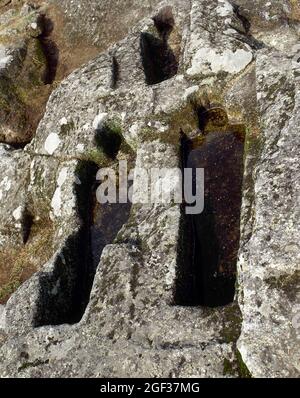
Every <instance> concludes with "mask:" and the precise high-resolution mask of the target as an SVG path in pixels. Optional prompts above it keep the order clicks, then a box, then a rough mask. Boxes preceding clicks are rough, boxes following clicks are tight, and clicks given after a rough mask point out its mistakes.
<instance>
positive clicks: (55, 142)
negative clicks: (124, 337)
mask: <svg viewBox="0 0 300 398" xmlns="http://www.w3.org/2000/svg"><path fill="white" fill-rule="evenodd" d="M59 144H60V138H59V136H58V134H56V133H51V134H49V136H48V137H47V139H46V141H45V145H44V148H45V151H46V152H47V153H48V154H49V155H53V153H54V152H55V151H56V149H57V148H58V147H59Z"/></svg>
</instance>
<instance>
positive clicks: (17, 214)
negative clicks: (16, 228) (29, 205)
mask: <svg viewBox="0 0 300 398" xmlns="http://www.w3.org/2000/svg"><path fill="white" fill-rule="evenodd" d="M22 210H23V209H22V206H19V207H18V208H17V209H16V210H15V211H14V212H13V217H14V219H15V220H16V221H20V220H21V217H22Z"/></svg>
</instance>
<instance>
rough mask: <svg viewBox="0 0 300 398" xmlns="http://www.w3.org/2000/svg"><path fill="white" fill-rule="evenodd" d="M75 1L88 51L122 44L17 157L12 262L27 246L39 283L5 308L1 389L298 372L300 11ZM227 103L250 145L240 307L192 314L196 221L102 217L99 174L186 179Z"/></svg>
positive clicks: (78, 74)
mask: <svg viewBox="0 0 300 398" xmlns="http://www.w3.org/2000/svg"><path fill="white" fill-rule="evenodd" d="M49 3H50V4H53V3H57V2H56V0H52V1H50V2H49ZM59 3H60V7H61V9H62V10H64V11H65V13H66V17H67V18H68V21H69V22H68V23H69V25H68V26H69V27H71V29H70V31H69V34H70V37H73V38H74V37H76V34H77V32H78V31H81V32H82V34H83V35H84V36H85V37H86V40H91V41H93V42H94V44H95V43H99V41H102V40H103V41H104V42H105V43H107V46H108V45H109V47H108V48H107V49H106V51H104V52H102V53H100V54H98V55H97V56H96V57H95V58H94V59H92V60H91V61H89V62H88V63H86V64H85V65H83V66H82V67H80V68H78V69H76V70H75V71H74V72H72V73H71V74H70V75H69V76H68V77H67V78H66V79H64V80H63V81H62V82H61V83H60V84H59V85H58V87H57V88H56V89H55V90H54V91H53V92H52V94H51V95H50V98H49V101H48V103H47V108H46V111H45V114H44V116H43V118H42V120H41V121H40V123H39V126H38V128H37V130H36V133H35V136H34V138H33V139H32V141H31V142H30V143H29V144H28V145H26V146H25V148H24V149H22V150H20V149H17V150H16V149H15V148H13V147H11V146H7V145H2V147H1V149H0V164H1V170H3V171H2V179H1V181H0V197H1V203H3V204H4V206H3V208H2V207H1V211H0V263H1V261H2V262H3V261H4V260H3V258H6V257H4V255H5V251H6V250H7V247H9V246H10V245H17V247H19V250H20V251H21V253H24V251H25V253H26V256H24V255H23V257H24V258H26V259H27V258H29V259H30V261H29V262H28V264H30V266H29V268H30V274H31V275H32V276H31V277H30V278H28V279H27V280H26V281H24V283H23V284H22V285H21V286H20V287H19V288H18V289H17V290H16V291H15V292H14V293H13V294H12V295H11V297H10V298H9V299H8V301H7V303H6V305H5V308H4V307H1V308H0V346H1V348H0V375H1V376H2V377H111V376H116V377H134V376H136V377H141V376H144V377H249V376H250V375H251V376H253V377H261V376H264V377H291V376H298V375H299V367H298V366H299V365H298V364H299V353H298V351H297V344H298V342H299V331H298V329H297V324H296V322H295V316H297V311H298V310H297V308H298V309H299V306H298V304H297V303H298V302H299V295H298V291H297V289H298V285H299V245H298V240H299V239H298V238H299V233H298V231H297V220H298V218H299V215H298V207H299V206H298V197H297V185H298V184H299V183H298V181H299V164H298V163H299V162H298V159H297V152H298V151H297V149H298V145H299V144H298V140H297V131H298V128H299V109H298V108H299V76H300V71H299V65H300V64H299V57H300V53H299V45H298V42H299V25H300V24H299V7H298V5H297V4H296V3H295V2H293V1H287V0H282V1H279V2H277V3H278V4H277V3H276V4H275V5H274V4H273V3H271V2H267V1H264V0H259V1H253V2H251V3H255V4H253V5H252V7H250V6H249V3H250V2H249V1H247V2H246V1H242V0H237V1H236V4H232V3H230V2H229V1H227V0H213V1H207V0H197V1H196V0H195V1H194V0H176V1H173V2H172V4H171V5H170V4H168V3H167V2H162V3H159V4H158V2H155V1H153V2H152V1H151V2H139V1H134V2H131V7H128V9H127V10H126V13H125V14H124V16H123V18H122V14H123V9H124V2H113V4H114V7H113V12H112V13H109V12H108V10H111V8H112V5H111V3H112V2H104V3H105V4H104V5H100V4H98V2H87V1H84V0H77V1H74V2H72V3H71V2H68V1H62V2H59ZM91 3H92V4H91ZM94 3H95V4H94ZM141 3H143V4H141ZM0 10H1V9H0ZM6 12H9V11H6ZM35 12H36V13H38V12H39V11H38V9H37V10H36V11H35ZM82 13H83V14H84V15H86V16H87V18H88V20H90V23H86V20H85V19H84V18H82V15H83V14H82ZM107 15H109V18H112V21H113V22H115V21H116V20H117V21H119V22H120V23H119V24H118V26H117V27H116V29H117V31H116V36H115V37H116V38H118V39H119V40H120V41H118V42H115V43H113V39H112V36H113V33H112V31H111V30H109V29H103V28H102V27H101V24H98V23H96V22H97V21H103V24H104V26H106V24H107V25H109V21H110V19H109V20H108V21H107V18H106V17H107ZM94 18H95V19H94ZM129 20H130V23H131V27H130V29H128V21H129ZM115 25H116V24H115ZM81 27H82V28H81ZM110 28H112V27H110ZM105 45H106V44H105ZM105 45H104V46H105ZM0 48H1V47H0ZM0 54H1V52H0ZM5 57H7V55H6V52H5ZM2 59H3V57H2ZM0 61H1V60H0ZM5 62H7V61H5ZM12 65H16V64H15V62H12ZM0 79H1V76H0ZM0 98H1V97H0ZM215 104H217V105H215ZM220 107H222V108H223V109H226V112H225V113H226V117H224V121H222V123H221V124H220V123H219V125H218V124H217V123H216V125H215V124H214V121H212V126H211V128H212V129H216V130H217V131H219V130H220V131H226V129H229V128H231V129H232V128H234V129H235V130H236V131H238V132H239V133H240V132H242V133H243V134H244V133H245V154H244V168H245V171H244V183H243V193H242V194H243V204H242V210H241V211H242V213H241V238H240V249H239V259H238V270H237V271H238V283H237V288H236V298H235V300H234V302H233V303H232V304H229V305H228V306H224V307H218V308H205V307H200V306H190V307H189V306H181V305H177V304H176V299H175V297H176V289H177V285H178V278H179V276H180V268H179V261H178V258H179V253H180V250H181V249H182V247H181V245H182V211H181V207H180V206H179V205H176V204H174V203H170V204H167V203H166V204H141V203H133V204H132V206H131V208H129V209H128V208H123V207H112V209H106V208H105V207H101V206H99V205H95V203H94V200H93V198H94V196H95V174H96V171H97V169H98V168H99V167H100V168H101V167H106V166H111V167H115V168H116V167H117V164H118V161H119V160H127V161H128V162H129V164H130V165H135V166H136V169H135V179H134V185H133V191H134V195H136V197H139V195H141V194H142V193H143V192H144V190H145V181H144V180H143V178H139V176H138V169H139V168H141V167H143V168H146V169H150V168H155V167H160V168H162V167H166V168H170V167H174V168H175V167H179V166H180V162H181V146H180V143H181V135H182V133H184V134H185V135H186V136H187V137H189V138H191V139H192V138H194V137H195V135H196V134H198V133H199V130H200V128H201V112H200V110H203V109H211V108H212V109H216V108H217V109H219V108H220ZM199 115H200V121H199ZM199 123H200V124H199ZM220 134H222V132H221V133H220ZM104 137H105V138H107V140H108V143H109V144H107V140H106V141H105V140H104V139H103V138H104ZM165 189H166V190H167V191H168V190H171V189H172V184H170V185H168V186H167V187H166V188H165ZM116 206H117V205H116ZM106 212H108V213H106ZM95 214H96V215H97V216H95ZM106 214H108V216H107V217H105V215H106ZM116 214H118V218H120V220H117V219H116V218H113V217H116ZM93 215H94V216H93ZM106 218H108V219H109V220H111V224H115V230H113V231H112V232H111V233H107V234H106V236H105V237H104V238H103V242H104V243H103V242H100V243H99V234H101V233H102V231H108V228H109V227H108V224H109V223H107V221H105V219H106ZM110 227H111V226H110ZM97 239H98V240H97ZM101 239H102V235H101ZM101 239H100V240H101ZM95 246H96V248H95ZM41 247H42V248H45V250H44V252H43V253H40V252H39V250H40V248H41ZM37 248H38V249H39V250H37ZM36 252H37V253H38V254H37V255H36V256H35V253H36ZM3 253H4V254H3ZM96 253H97V254H96ZM16 256H17V254H16ZM32 257H34V260H32ZM1 259H2V260H1ZM12 261H13V262H14V261H15V262H16V260H12ZM95 265H96V267H95ZM23 267H24V266H23ZM28 276H29V275H28ZM24 279H26V278H23V279H22V278H21V279H20V281H19V282H23V280H24ZM10 293H11V291H10ZM7 296H8V295H7V294H6V296H5V297H6V298H7ZM0 297H1V296H0ZM297 306H298V307H297ZM295 326H296V327H295ZM120 358H122V361H120Z"/></svg>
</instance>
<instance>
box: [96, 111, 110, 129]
mask: <svg viewBox="0 0 300 398" xmlns="http://www.w3.org/2000/svg"><path fill="white" fill-rule="evenodd" d="M107 117H108V114H107V113H105V112H103V113H99V114H98V115H97V116H96V117H95V119H94V121H93V128H94V130H100V129H101V128H102V127H103V126H104V123H105V122H106V120H107Z"/></svg>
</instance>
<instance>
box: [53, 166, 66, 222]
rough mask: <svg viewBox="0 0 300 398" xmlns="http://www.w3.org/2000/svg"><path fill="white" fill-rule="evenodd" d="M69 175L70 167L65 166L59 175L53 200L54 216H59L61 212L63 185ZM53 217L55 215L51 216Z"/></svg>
mask: <svg viewBox="0 0 300 398" xmlns="http://www.w3.org/2000/svg"><path fill="white" fill-rule="evenodd" d="M67 176H68V169H67V168H66V167H64V168H63V169H62V170H61V171H60V173H59V176H58V179H57V188H56V190H55V193H54V195H53V198H52V201H51V208H52V215H53V216H54V217H59V216H60V214H61V207H62V199H61V187H62V186H63V184H64V182H65V181H66V179H67ZM51 218H52V219H53V217H51Z"/></svg>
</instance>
